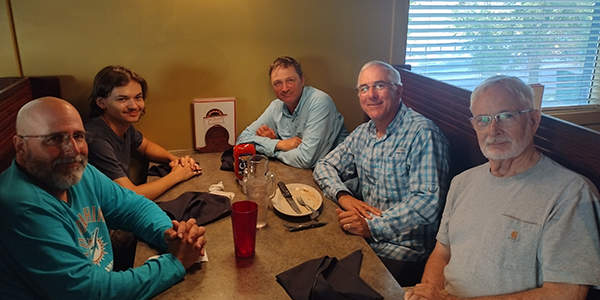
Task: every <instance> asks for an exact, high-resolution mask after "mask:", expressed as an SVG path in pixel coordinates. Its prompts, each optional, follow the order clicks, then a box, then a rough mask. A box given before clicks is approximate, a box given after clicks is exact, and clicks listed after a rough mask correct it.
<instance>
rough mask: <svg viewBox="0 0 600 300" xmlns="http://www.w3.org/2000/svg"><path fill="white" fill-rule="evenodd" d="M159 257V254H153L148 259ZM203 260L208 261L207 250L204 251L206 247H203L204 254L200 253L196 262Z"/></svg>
mask: <svg viewBox="0 0 600 300" xmlns="http://www.w3.org/2000/svg"><path fill="white" fill-rule="evenodd" d="M159 257H160V255H154V256H150V257H148V259H158V258H159ZM203 261H208V252H207V251H206V249H204V256H202V255H200V256H199V257H198V260H196V263H201V262H203Z"/></svg>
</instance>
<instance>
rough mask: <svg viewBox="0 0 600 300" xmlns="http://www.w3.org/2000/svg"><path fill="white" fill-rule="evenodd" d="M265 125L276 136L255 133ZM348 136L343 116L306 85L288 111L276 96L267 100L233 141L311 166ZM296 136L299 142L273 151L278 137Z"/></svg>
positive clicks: (296, 164)
mask: <svg viewBox="0 0 600 300" xmlns="http://www.w3.org/2000/svg"><path fill="white" fill-rule="evenodd" d="M262 125H267V126H268V127H269V128H271V129H273V131H275V133H276V134H277V138H276V139H270V138H267V137H261V136H257V135H256V130H257V129H258V128H259V127H261V126H262ZM346 136H348V131H347V130H346V127H345V126H344V117H343V116H342V115H341V114H340V113H339V112H338V110H337V108H336V107H335V104H334V103H333V100H331V97H329V96H328V95H327V94H326V93H324V92H322V91H320V90H318V89H315V88H313V87H310V86H307V87H304V89H303V90H302V96H301V97H300V101H299V103H298V107H296V109H295V110H294V112H293V113H292V114H290V112H289V110H288V108H287V107H286V106H285V103H283V101H281V100H279V99H275V100H273V101H272V102H271V104H270V105H269V107H267V109H266V110H265V111H264V112H263V114H262V115H261V116H260V117H259V118H258V119H257V120H256V121H254V122H253V123H252V124H250V126H248V127H247V128H246V129H245V130H244V131H243V132H242V133H241V134H240V136H239V137H238V139H237V144H244V143H252V144H254V146H255V147H256V152H259V153H263V154H265V155H267V156H269V157H276V158H278V159H279V160H281V161H283V162H284V163H285V164H288V165H290V166H293V167H296V168H312V167H314V166H315V164H316V163H317V161H318V160H319V159H321V158H323V157H325V155H326V154H327V153H329V151H331V150H332V149H333V148H335V147H336V146H337V145H338V144H340V143H341V142H342V141H343V140H344V139H345V138H346ZM293 137H300V138H301V139H302V143H301V144H300V146H298V147H297V148H296V149H292V150H289V151H280V150H275V146H276V145H277V143H278V142H279V141H281V140H286V139H290V138H293Z"/></svg>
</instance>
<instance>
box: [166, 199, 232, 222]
mask: <svg viewBox="0 0 600 300" xmlns="http://www.w3.org/2000/svg"><path fill="white" fill-rule="evenodd" d="M157 204H158V206H159V207H160V208H162V210H164V211H165V212H166V213H167V215H168V216H169V217H170V218H171V220H177V221H187V220H188V219H189V218H194V219H196V224H198V225H199V226H200V225H206V224H209V223H212V222H214V221H217V220H219V219H222V218H224V217H226V216H228V215H229V214H230V213H231V209H230V207H231V206H230V203H229V198H227V197H225V196H219V195H213V194H210V193H204V192H185V193H183V194H181V196H179V197H177V198H176V199H174V200H171V201H167V202H159V203H157Z"/></svg>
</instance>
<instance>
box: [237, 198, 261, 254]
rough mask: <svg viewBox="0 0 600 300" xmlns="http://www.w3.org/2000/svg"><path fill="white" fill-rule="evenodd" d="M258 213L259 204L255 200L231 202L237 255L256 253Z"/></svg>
mask: <svg viewBox="0 0 600 300" xmlns="http://www.w3.org/2000/svg"><path fill="white" fill-rule="evenodd" d="M257 215H258V205H257V204H256V203H255V202H252V201H249V200H243V201H237V202H234V203H233V204H231V225H232V227H233V244H234V246H235V256H237V257H250V256H252V255H254V246H255V244H256V218H257Z"/></svg>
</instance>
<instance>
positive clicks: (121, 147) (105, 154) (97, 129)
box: [85, 118, 144, 180]
mask: <svg viewBox="0 0 600 300" xmlns="http://www.w3.org/2000/svg"><path fill="white" fill-rule="evenodd" d="M85 130H86V131H88V132H91V133H93V134H94V136H93V139H92V142H91V143H90V144H88V149H89V154H88V159H89V162H90V163H91V164H92V165H94V167H96V168H97V169H98V170H100V172H102V173H104V174H105V175H106V176H108V178H110V179H111V180H115V179H117V178H122V177H129V167H130V165H131V151H132V150H135V149H137V148H138V147H139V146H140V145H141V144H142V141H143V140H144V137H143V136H142V133H141V132H139V131H138V130H137V129H135V128H134V127H133V125H129V128H128V129H127V131H126V132H125V135H124V136H123V137H120V136H118V135H117V134H116V133H115V132H114V131H113V130H112V129H111V128H110V127H109V126H108V124H106V122H104V121H103V120H102V119H100V118H92V119H90V120H88V121H86V122H85Z"/></svg>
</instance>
